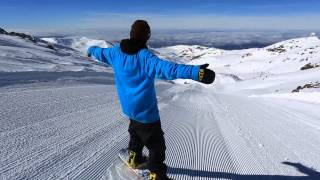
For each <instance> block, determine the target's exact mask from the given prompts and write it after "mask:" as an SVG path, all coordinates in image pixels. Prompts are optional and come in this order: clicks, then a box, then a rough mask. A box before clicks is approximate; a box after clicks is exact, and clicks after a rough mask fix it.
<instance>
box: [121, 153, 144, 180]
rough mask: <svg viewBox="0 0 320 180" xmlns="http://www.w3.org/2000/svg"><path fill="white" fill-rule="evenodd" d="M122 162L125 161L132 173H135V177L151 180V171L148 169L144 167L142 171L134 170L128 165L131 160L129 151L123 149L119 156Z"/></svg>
mask: <svg viewBox="0 0 320 180" xmlns="http://www.w3.org/2000/svg"><path fill="white" fill-rule="evenodd" d="M118 156H119V158H120V159H121V161H123V162H124V163H125V164H126V167H127V168H128V169H130V170H131V171H132V172H134V174H135V175H137V176H138V178H139V179H141V180H149V174H150V171H149V170H148V169H147V167H142V168H141V169H133V168H131V167H130V166H129V164H128V159H129V152H128V150H127V149H121V150H120V151H119V154H118Z"/></svg>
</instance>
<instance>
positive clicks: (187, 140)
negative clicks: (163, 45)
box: [0, 36, 320, 180]
mask: <svg viewBox="0 0 320 180" xmlns="http://www.w3.org/2000/svg"><path fill="white" fill-rule="evenodd" d="M8 38H9V37H4V36H1V37H0V40H1V41H0V42H3V41H4V40H5V41H8ZM9 39H10V42H12V43H11V44H8V43H7V44H6V45H3V44H2V43H1V44H0V52H2V56H1V59H0V60H1V62H0V63H1V67H3V69H4V70H2V71H6V72H1V73H0V99H1V101H0V107H1V108H0V123H1V126H0V138H1V143H0V152H1V153H0V161H1V162H0V164H1V166H0V179H86V180H87V179H106V178H109V179H111V178H110V173H111V175H112V177H113V179H121V178H120V177H119V171H118V170H119V169H118V168H117V167H120V168H121V164H120V162H119V161H118V159H117V152H118V150H119V149H121V148H123V147H126V145H127V143H128V133H127V128H128V120H127V119H126V118H125V117H124V116H123V115H122V114H121V110H120V107H119V104H118V99H117V95H116V90H115V87H114V84H113V78H112V76H113V74H112V71H111V70H110V68H108V67H105V66H101V65H100V64H91V63H87V62H86V60H85V58H84V57H83V56H82V55H81V54H80V53H79V54H78V53H77V52H72V53H70V55H69V56H67V58H64V57H63V56H62V57H59V58H60V59H59V60H60V61H59V62H58V63H57V64H58V65H59V64H61V63H64V61H67V62H76V64H75V66H77V68H76V70H78V69H80V70H81V71H72V70H74V69H73V68H70V69H69V68H65V66H60V65H59V67H60V68H59V71H60V72H55V71H54V70H53V69H51V68H47V69H46V70H45V69H42V70H43V71H41V72H39V71H38V66H37V64H38V63H34V64H33V66H31V64H32V63H29V62H30V61H28V63H29V64H30V66H29V67H30V69H28V70H27V71H29V72H24V70H21V67H22V66H23V63H24V62H22V63H21V65H18V66H9V65H8V62H7V60H9V59H7V57H15V59H18V58H17V56H18V55H19V54H23V53H25V51H31V50H34V49H36V50H34V51H36V52H37V53H38V54H39V56H40V55H41V56H43V55H45V56H47V54H48V53H47V52H46V50H44V49H39V48H40V47H38V45H30V43H29V42H25V41H24V40H21V39H16V38H12V37H10V38H9ZM20 41H21V42H20ZM307 42H309V40H307ZM301 43H302V42H301ZM303 44H306V42H303ZM21 46H24V47H25V46H28V47H27V48H20V47H21ZM31 46H32V47H31ZM33 46H36V47H33ZM312 46H313V45H312ZM8 48H11V50H12V51H10V52H7V51H6V50H7V49H8ZM173 48H174V47H173ZM183 48H184V47H181V48H180V49H176V50H175V51H173V50H172V51H171V52H169V50H168V49H170V47H169V48H168V49H160V50H157V49H156V51H159V52H160V53H161V54H162V56H163V57H168V58H170V56H175V58H176V60H179V61H180V62H188V63H193V64H201V63H206V62H210V64H211V66H210V68H212V69H214V70H216V71H217V72H218V77H217V81H216V83H215V84H213V85H202V84H199V83H196V82H192V81H188V80H177V81H174V82H173V83H172V82H164V81H158V82H157V92H158V100H159V108H160V113H161V122H162V126H163V130H164V132H165V137H166V144H167V160H166V163H167V164H168V166H169V169H168V171H169V172H168V173H169V176H170V177H173V178H175V179H243V180H247V179H249V180H250V179H319V178H320V173H319V171H320V163H319V162H320V155H319V152H320V146H319V144H320V139H319V138H318V137H320V114H319V107H320V105H319V103H317V102H308V101H301V100H299V101H297V100H294V99H287V98H278V97H272V98H270V97H267V96H265V95H266V94H283V93H287V94H290V93H291V90H292V89H293V88H296V87H297V86H298V85H303V83H305V82H309V81H311V82H314V81H316V80H317V79H318V77H320V76H319V75H320V74H319V68H314V69H309V70H305V71H301V70H299V68H300V64H299V65H294V64H295V63H296V62H297V61H290V62H292V63H290V64H292V65H290V70H287V69H284V70H282V69H279V68H277V65H275V66H273V65H270V67H269V66H267V64H270V63H268V62H267V63H265V61H263V58H260V59H258V60H257V62H253V63H256V64H257V65H258V64H259V63H258V61H261V63H265V64H264V65H263V66H264V67H265V68H262V67H261V69H260V70H257V69H256V68H253V70H255V71H254V72H252V69H251V68H249V67H250V65H251V63H250V61H245V60H243V59H244V58H243V59H242V56H243V55H244V54H247V52H250V53H253V54H256V53H258V52H263V53H272V52H269V51H267V50H265V49H251V50H243V51H222V50H217V49H212V51H214V52H217V53H216V54H214V53H212V54H208V53H207V54H205V55H201V56H199V57H198V58H193V59H190V58H189V57H184V55H183V54H181V55H176V53H177V52H181V51H183ZM187 48H188V49H190V48H191V49H192V47H187ZM198 50H199V49H198ZM200 50H201V49H200ZM303 50H304V49H303ZM41 51H43V54H42V53H41ZM161 51H162V52H161ZM206 51H208V49H206ZM264 51H266V52H264ZM58 52H59V51H58ZM218 52H219V53H218ZM5 53H6V54H5ZM32 53H34V52H33V51H32ZM285 53H286V54H287V56H291V54H292V53H289V52H285ZM285 53H284V54H281V55H272V54H267V55H266V56H264V57H267V58H268V59H269V58H270V59H274V60H276V59H277V58H279V57H280V56H283V57H285V56H286V55H285ZM4 54H5V55H4ZM49 54H51V52H49ZM39 56H32V57H31V58H29V59H28V60H30V59H31V60H32V61H35V62H38V61H39V62H41V61H42V59H41V58H38V57H39ZM57 56H58V55H57ZM179 56H180V57H179ZM188 56H189V55H188ZM253 56H254V55H253ZM259 56H260V55H259ZM269 56H270V57H269ZM313 56H315V57H319V51H317V53H314V54H313ZM261 57H262V56H261ZM22 59H23V60H26V59H27V58H25V57H24V56H22ZM316 60H318V59H317V58H314V60H312V63H317V62H316ZM239 61H244V62H243V63H240V62H239ZM3 62H5V63H3ZM50 63H51V62H50ZM52 64H55V63H52ZM229 64H230V65H229ZM242 64H247V66H248V68H247V71H245V68H244V65H242ZM301 64H302V63H301ZM58 65H57V66H58ZM88 65H90V66H89V67H90V71H87V70H84V69H85V68H82V67H88ZM71 66H72V65H70V67H71ZM67 67H68V66H67ZM6 68H7V69H6ZM32 68H34V69H32ZM19 70H20V72H17V71H19ZM261 72H263V73H261ZM261 74H264V75H265V76H261ZM318 80H319V79H318ZM276 90H278V91H276ZM308 91H312V92H314V93H317V92H318V90H317V88H314V89H303V90H301V92H299V93H301V94H303V93H308ZM263 95H264V96H263ZM307 99H308V98H307ZM128 174H129V172H124V171H121V175H122V176H123V177H122V179H129V178H128V177H126V175H128Z"/></svg>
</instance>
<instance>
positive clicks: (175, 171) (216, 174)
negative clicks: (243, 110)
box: [168, 162, 320, 180]
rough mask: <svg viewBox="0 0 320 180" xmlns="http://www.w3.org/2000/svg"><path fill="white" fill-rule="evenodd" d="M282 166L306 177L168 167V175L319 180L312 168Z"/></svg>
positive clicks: (240, 179)
mask: <svg viewBox="0 0 320 180" xmlns="http://www.w3.org/2000/svg"><path fill="white" fill-rule="evenodd" d="M282 163H283V164H286V165H289V166H293V167H295V168H296V169H297V170H298V171H299V172H301V173H303V174H305V175H306V176H288V175H247V174H235V173H227V172H210V171H202V170H192V169H184V168H175V167H168V173H170V174H181V175H188V176H190V177H206V178H224V179H237V180H238V179H239V180H256V179H259V180H260V179H275V180H282V179H290V180H291V179H293V180H309V179H310V180H313V179H314V180H318V179H320V173H319V172H317V171H315V170H314V169H312V168H309V167H306V166H304V165H302V164H300V163H292V162H282Z"/></svg>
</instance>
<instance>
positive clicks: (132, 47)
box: [120, 39, 148, 55]
mask: <svg viewBox="0 0 320 180" xmlns="http://www.w3.org/2000/svg"><path fill="white" fill-rule="evenodd" d="M120 49H121V51H122V52H124V53H126V54H129V55H133V54H136V53H138V52H139V51H140V50H141V49H148V47H147V46H146V43H144V42H141V41H136V40H134V39H123V40H121V42H120Z"/></svg>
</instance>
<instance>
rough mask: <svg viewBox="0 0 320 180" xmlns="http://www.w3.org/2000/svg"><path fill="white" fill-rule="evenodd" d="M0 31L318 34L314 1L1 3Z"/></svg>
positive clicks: (319, 8)
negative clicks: (141, 25)
mask: <svg viewBox="0 0 320 180" xmlns="http://www.w3.org/2000/svg"><path fill="white" fill-rule="evenodd" d="M0 17H1V24H0V27H1V26H3V27H4V28H8V29H26V30H36V29H38V30H39V29H41V30H43V31H59V30H60V31H62V30H66V29H67V30H68V29H70V30H71V29H72V30H74V29H117V28H128V27H129V26H130V25H131V23H132V21H133V20H135V19H146V20H148V21H149V23H150V24H151V26H152V28H153V29H210V28H218V29H282V30H285V29H302V30H312V29H315V30H319V29H320V23H319V18H320V1H319V0H183V1H182V0H157V1H151V0H112V1H111V0H86V1H83V0H50V1H49V0H2V1H1V6H0Z"/></svg>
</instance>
